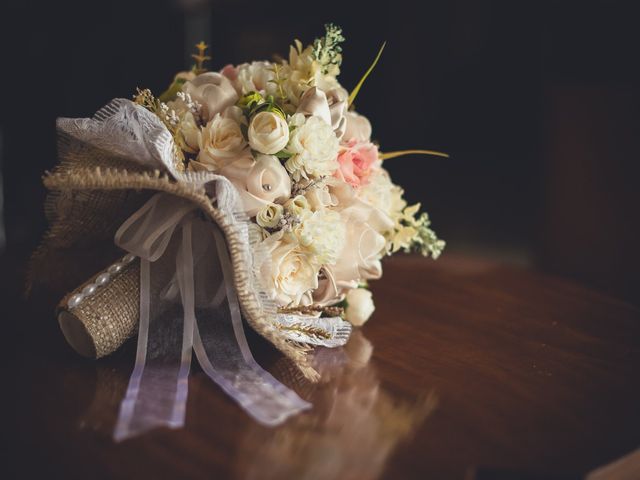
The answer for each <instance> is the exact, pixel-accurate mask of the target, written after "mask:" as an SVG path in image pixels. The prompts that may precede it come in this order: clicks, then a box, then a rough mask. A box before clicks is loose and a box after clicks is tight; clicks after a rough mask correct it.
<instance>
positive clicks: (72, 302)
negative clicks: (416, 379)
mask: <svg viewBox="0 0 640 480" xmlns="http://www.w3.org/2000/svg"><path fill="white" fill-rule="evenodd" d="M83 299H84V296H83V295H82V294H81V293H76V294H75V295H73V296H72V297H71V298H70V299H69V302H68V303H67V305H68V306H69V308H75V307H77V306H78V305H80V302H82V300H83Z"/></svg>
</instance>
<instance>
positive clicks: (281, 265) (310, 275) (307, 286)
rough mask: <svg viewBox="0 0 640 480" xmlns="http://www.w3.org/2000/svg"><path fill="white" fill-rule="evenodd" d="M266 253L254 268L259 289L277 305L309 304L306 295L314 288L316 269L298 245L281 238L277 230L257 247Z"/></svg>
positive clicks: (281, 235) (315, 284)
mask: <svg viewBox="0 0 640 480" xmlns="http://www.w3.org/2000/svg"><path fill="white" fill-rule="evenodd" d="M261 247H263V248H264V250H265V251H266V252H267V254H266V255H265V257H264V261H263V262H262V264H261V265H259V266H258V272H259V278H260V282H261V284H262V285H261V286H262V287H263V288H264V289H265V290H266V293H267V294H268V295H269V297H270V298H271V299H272V300H275V301H276V302H277V303H278V305H279V306H288V305H291V306H297V305H299V304H300V303H304V304H306V303H310V301H311V295H310V292H311V291H312V290H314V289H315V288H317V287H318V270H319V267H318V266H316V265H314V264H313V263H312V262H311V257H310V256H309V254H308V253H306V252H305V250H304V249H303V248H301V247H300V245H299V244H298V243H297V242H295V241H291V239H290V238H289V239H286V240H285V239H284V236H283V232H282V231H279V232H276V233H274V234H273V235H270V236H269V237H267V238H266V239H265V240H264V241H263V242H262V244H261Z"/></svg>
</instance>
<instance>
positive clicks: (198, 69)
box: [191, 40, 211, 75]
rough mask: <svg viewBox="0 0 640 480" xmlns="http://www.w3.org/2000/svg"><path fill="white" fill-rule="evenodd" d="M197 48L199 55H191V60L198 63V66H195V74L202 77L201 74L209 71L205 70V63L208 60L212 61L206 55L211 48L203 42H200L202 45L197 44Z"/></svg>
mask: <svg viewBox="0 0 640 480" xmlns="http://www.w3.org/2000/svg"><path fill="white" fill-rule="evenodd" d="M196 48H197V49H198V53H192V54H191V58H193V59H194V60H195V61H196V64H195V65H194V66H193V72H194V73H195V74H196V75H200V74H201V73H203V72H206V71H207V69H206V68H204V62H206V61H207V60H211V57H210V56H208V55H205V52H206V51H207V48H209V45H207V44H206V43H204V42H203V41H202V40H200V43H197V44H196Z"/></svg>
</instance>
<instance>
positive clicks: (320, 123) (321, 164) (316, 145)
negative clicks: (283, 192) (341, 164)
mask: <svg viewBox="0 0 640 480" xmlns="http://www.w3.org/2000/svg"><path fill="white" fill-rule="evenodd" d="M299 115H300V114H296V115H294V119H293V121H294V122H296V121H299V120H300V117H299ZM300 116H301V115H300ZM296 117H297V118H296ZM338 148H339V143H338V139H337V138H336V136H335V134H334V133H333V129H332V128H331V125H329V124H327V123H326V122H325V121H324V120H323V119H322V118H320V117H316V116H312V117H309V118H307V119H306V121H305V122H304V124H302V125H301V126H299V127H297V128H296V129H295V130H294V131H293V132H292V133H291V139H290V141H289V145H288V146H287V151H288V152H289V153H291V154H293V156H292V157H291V158H289V159H288V160H287V161H286V163H285V166H286V167H287V170H288V171H289V172H291V176H292V177H293V178H294V179H295V180H296V181H299V180H300V179H301V178H309V177H312V178H317V177H324V176H330V175H332V174H333V173H334V172H335V171H336V170H337V168H338V162H337V160H336V157H337V156H338Z"/></svg>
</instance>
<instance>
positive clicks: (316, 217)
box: [294, 209, 346, 265]
mask: <svg viewBox="0 0 640 480" xmlns="http://www.w3.org/2000/svg"><path fill="white" fill-rule="evenodd" d="M299 218H300V224H299V225H298V226H297V227H296V228H295V229H294V235H295V236H296V237H297V239H298V241H299V242H300V245H302V246H303V247H304V248H306V249H307V250H308V251H309V252H310V253H311V254H312V255H313V256H314V258H315V259H316V261H317V263H319V264H322V265H327V264H328V265H333V264H335V263H336V261H337V260H338V257H339V256H340V254H341V253H342V249H343V248H344V247H345V238H346V227H345V225H344V223H343V222H342V217H341V216H340V214H339V213H337V212H334V211H331V210H326V209H325V210H317V211H315V212H311V211H310V210H306V211H303V212H301V213H300V214H299Z"/></svg>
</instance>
